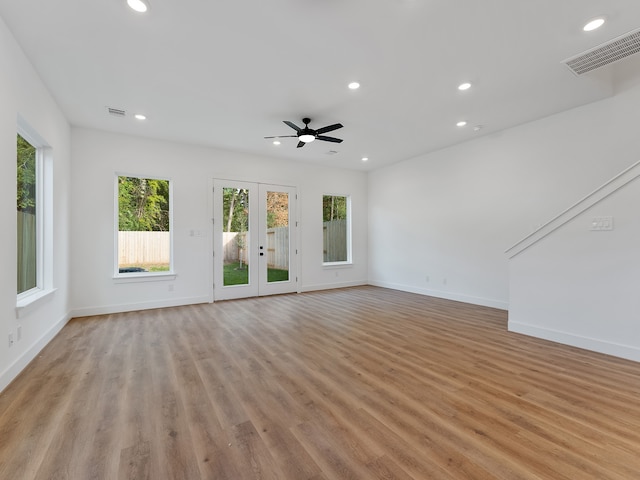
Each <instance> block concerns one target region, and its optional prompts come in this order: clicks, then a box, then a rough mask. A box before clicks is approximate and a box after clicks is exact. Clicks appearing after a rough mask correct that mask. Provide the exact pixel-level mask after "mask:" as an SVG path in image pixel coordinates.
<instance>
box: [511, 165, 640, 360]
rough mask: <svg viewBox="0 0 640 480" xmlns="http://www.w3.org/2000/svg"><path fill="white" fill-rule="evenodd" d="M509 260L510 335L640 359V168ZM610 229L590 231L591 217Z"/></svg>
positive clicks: (639, 166) (636, 168)
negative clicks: (602, 220) (600, 219)
mask: <svg viewBox="0 0 640 480" xmlns="http://www.w3.org/2000/svg"><path fill="white" fill-rule="evenodd" d="M631 173H633V176H632V177H631V181H630V182H629V183H627V184H625V185H624V186H623V187H622V188H620V189H618V190H616V191H615V192H614V193H612V194H611V195H609V196H607V197H605V198H604V199H603V200H601V201H599V202H597V203H595V204H594V205H593V206H591V207H590V208H588V209H587V210H585V211H583V212H582V213H580V214H579V215H577V216H575V217H573V218H568V219H567V220H568V222H567V223H564V224H563V225H562V226H560V227H559V228H557V229H555V230H553V231H552V232H550V233H549V234H548V235H546V236H542V237H540V238H538V239H535V240H537V241H536V242H535V243H533V244H532V245H531V246H529V247H528V248H526V249H525V250H523V251H520V252H514V253H516V255H515V256H514V257H513V258H512V259H511V260H510V262H509V267H510V303H509V330H511V331H515V332H519V333H525V334H528V335H533V336H537V337H542V338H546V339H548V340H553V341H556V342H560V343H566V344H569V345H574V346H577V347H581V348H587V349H590V350H595V351H599V352H603V353H607V354H611V355H616V356H620V357H624V358H628V359H631V360H636V361H640V319H639V317H638V313H639V312H640V294H639V292H638V290H639V287H640V243H639V239H640V214H639V209H638V206H639V205H640V179H639V176H640V164H639V165H638V166H636V167H634V169H633V170H632V172H631ZM609 216H612V217H613V225H614V228H613V230H610V231H609V230H605V231H593V230H591V225H592V222H593V220H594V217H609Z"/></svg>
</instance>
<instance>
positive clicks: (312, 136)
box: [264, 118, 343, 148]
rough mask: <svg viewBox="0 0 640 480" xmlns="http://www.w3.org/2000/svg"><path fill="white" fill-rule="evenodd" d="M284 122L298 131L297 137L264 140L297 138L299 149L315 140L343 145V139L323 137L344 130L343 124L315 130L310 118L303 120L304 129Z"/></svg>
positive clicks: (286, 121) (285, 136) (282, 136)
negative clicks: (310, 126) (310, 125)
mask: <svg viewBox="0 0 640 480" xmlns="http://www.w3.org/2000/svg"><path fill="white" fill-rule="evenodd" d="M283 122H284V123H285V125H287V126H289V127H291V128H293V129H294V130H295V131H296V135H276V136H273V137H264V138H288V137H291V138H297V139H298V147H297V148H301V147H304V146H305V145H306V144H307V143H310V142H313V141H314V140H323V141H325V142H332V143H342V139H341V138H336V137H328V136H326V135H323V133H328V132H332V131H334V130H337V129H339V128H342V126H343V125H342V124H341V123H334V124H333V125H327V126H326V127H322V128H319V129H317V130H314V129H312V128H309V123H311V119H310V118H303V119H302V123H304V128H300V127H299V126H297V125H296V124H295V123H293V122H290V121H289V120H283Z"/></svg>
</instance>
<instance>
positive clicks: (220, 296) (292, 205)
mask: <svg viewBox="0 0 640 480" xmlns="http://www.w3.org/2000/svg"><path fill="white" fill-rule="evenodd" d="M226 187H232V188H251V190H250V194H249V209H250V213H249V236H250V240H249V244H250V245H249V247H248V260H249V265H250V266H251V265H254V267H253V272H255V273H253V274H252V270H251V267H250V270H249V275H250V279H249V284H247V285H241V286H231V287H225V286H223V278H224V277H223V273H222V271H221V267H222V262H223V258H224V257H223V256H224V253H223V247H222V236H221V235H219V236H220V238H218V234H221V233H222V231H223V230H224V225H223V217H222V212H221V211H218V208H219V207H218V203H219V202H221V201H222V188H226ZM270 189H273V190H270ZM280 189H282V190H280ZM252 191H253V192H254V193H251V192H252ZM267 191H286V192H287V193H289V229H290V230H289V236H290V239H289V249H290V252H289V253H290V255H289V281H288V282H286V283H285V282H282V283H281V282H274V283H268V282H267V278H266V276H267V264H266V260H267V257H266V256H260V255H259V252H260V249H259V246H260V245H263V246H264V248H265V249H266V245H265V243H264V241H265V239H266V238H265V239H263V238H262V236H265V237H266V230H267V228H266V215H264V213H265V212H263V211H262V210H263V209H264V208H266V202H265V201H264V199H263V198H262V197H263V196H265V195H266V192H267ZM297 191H298V188H297V186H295V185H282V184H279V183H266V182H255V181H250V180H229V179H225V178H213V179H212V181H211V189H210V192H211V199H210V203H209V205H210V208H211V212H212V225H211V227H212V235H211V238H212V241H211V252H212V264H211V273H212V283H211V285H212V296H211V298H212V301H218V300H230V299H234V298H248V297H254V296H264V295H275V294H280V293H300V281H299V279H300V271H299V270H300V262H299V261H298V257H299V255H298V252H299V245H298V243H299V238H300V236H299V235H298V225H299V222H298V210H299V206H298V193H297ZM265 198H266V197H265ZM253 212H257V213H253ZM263 217H264V218H263ZM261 220H264V222H261ZM263 252H264V250H263ZM255 265H258V267H257V268H256V267H255ZM222 289H224V293H222V292H223V290H222Z"/></svg>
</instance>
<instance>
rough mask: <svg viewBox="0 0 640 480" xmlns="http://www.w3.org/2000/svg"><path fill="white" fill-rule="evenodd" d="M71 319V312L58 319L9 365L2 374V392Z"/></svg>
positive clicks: (0, 386)
mask: <svg viewBox="0 0 640 480" xmlns="http://www.w3.org/2000/svg"><path fill="white" fill-rule="evenodd" d="M69 320H71V315H70V314H67V315H65V316H64V317H62V318H61V319H60V320H58V321H57V322H56V323H55V324H54V325H53V326H52V327H51V328H50V329H49V330H48V331H47V332H45V334H44V335H42V336H41V337H40V338H39V339H38V340H36V341H35V342H34V343H33V345H31V346H30V347H29V348H27V350H26V351H25V352H24V353H23V354H22V355H20V356H19V357H18V358H17V359H16V360H15V362H13V363H12V364H11V365H9V367H8V368H7V369H6V370H5V371H4V372H2V374H0V392H1V391H2V390H4V389H5V388H6V387H7V385H9V384H10V383H11V382H12V381H13V380H14V379H15V378H16V377H17V376H18V375H19V374H20V372H22V370H24V369H25V367H26V366H27V365H29V362H31V360H33V359H34V358H36V356H37V355H38V354H39V353H40V352H41V351H42V349H43V348H44V347H46V346H47V344H48V343H49V342H50V341H51V340H53V337H55V336H56V335H57V334H58V333H59V332H60V330H62V328H63V327H64V326H65V325H66V324H67V322H68V321H69Z"/></svg>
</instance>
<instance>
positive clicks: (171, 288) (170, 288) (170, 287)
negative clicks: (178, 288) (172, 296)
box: [169, 284, 173, 292]
mask: <svg viewBox="0 0 640 480" xmlns="http://www.w3.org/2000/svg"><path fill="white" fill-rule="evenodd" d="M169 291H170V292H173V284H172V285H169Z"/></svg>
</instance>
